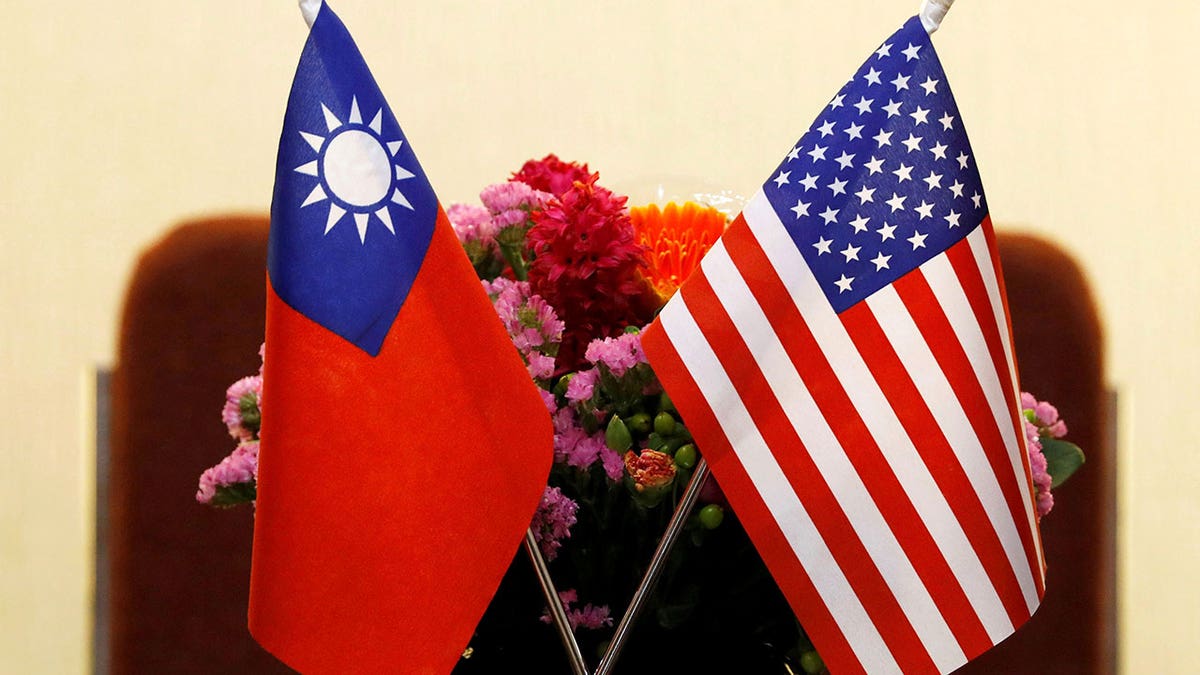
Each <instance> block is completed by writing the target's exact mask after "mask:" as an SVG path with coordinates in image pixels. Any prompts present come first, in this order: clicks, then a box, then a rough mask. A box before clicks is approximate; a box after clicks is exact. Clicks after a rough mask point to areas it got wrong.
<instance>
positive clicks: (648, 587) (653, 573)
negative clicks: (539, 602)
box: [595, 457, 708, 675]
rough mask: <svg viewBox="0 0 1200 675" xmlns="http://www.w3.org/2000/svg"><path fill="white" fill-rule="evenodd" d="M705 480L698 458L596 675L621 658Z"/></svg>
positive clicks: (704, 465)
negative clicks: (622, 651) (630, 631)
mask: <svg viewBox="0 0 1200 675" xmlns="http://www.w3.org/2000/svg"><path fill="white" fill-rule="evenodd" d="M707 479H708V462H706V461H704V458H703V457H701V458H700V462H699V463H698V464H697V465H696V470H695V472H693V473H692V479H691V480H690V481H688V484H687V489H686V490H684V492H683V498H682V499H680V500H679V506H677V507H676V508H675V514H674V515H672V516H671V522H670V523H668V524H667V531H666V532H664V533H663V536H662V539H661V540H660V541H659V542H658V548H656V549H655V550H654V557H652V558H651V559H650V567H649V568H647V570H646V575H645V576H643V577H642V583H641V584H640V585H639V586H638V588H637V591H635V592H634V594H633V600H631V601H630V602H629V608H628V609H626V610H625V615H624V616H622V617H621V622H620V623H618V624H617V630H616V631H615V632H614V633H613V637H612V640H611V641H610V642H609V643H608V648H607V649H605V650H604V656H603V657H602V658H601V659H600V665H599V666H597V667H596V674H595V675H608V673H610V672H611V671H612V668H613V664H615V663H616V662H617V658H618V657H620V655H621V649H622V648H624V646H625V642H626V640H628V638H629V630H630V629H631V628H633V624H634V622H636V621H637V618H638V615H639V614H641V611H642V607H643V606H644V605H645V604H646V600H648V599H649V598H650V594H651V593H653V592H654V586H655V584H657V583H658V578H659V577H660V576H662V570H663V567H664V566H665V565H666V562H667V559H668V558H670V557H671V552H672V551H673V550H674V549H675V542H676V541H678V540H679V535H680V533H682V532H683V526H684V525H685V524H687V520H688V517H689V516H691V514H692V509H693V508H694V507H695V506H696V501H697V500H698V499H699V498H700V489H701V488H702V487H704V482H705V481H706V480H707Z"/></svg>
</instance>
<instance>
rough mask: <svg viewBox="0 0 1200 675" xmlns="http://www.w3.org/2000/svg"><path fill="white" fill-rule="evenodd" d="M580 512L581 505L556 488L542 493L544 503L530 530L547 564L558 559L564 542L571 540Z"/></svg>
mask: <svg viewBox="0 0 1200 675" xmlns="http://www.w3.org/2000/svg"><path fill="white" fill-rule="evenodd" d="M578 510H579V504H576V503H575V501H574V500H573V499H571V498H570V497H567V496H566V495H564V494H563V493H562V490H560V489H558V488H556V487H547V488H546V490H545V492H543V493H542V502H541V503H540V504H538V508H537V511H536V512H535V513H534V514H533V522H532V523H530V525H529V529H530V530H532V531H533V537H534V539H536V540H537V542H538V548H540V549H541V551H542V555H543V556H544V557H545V558H546V561H547V562H549V561H551V560H554V559H555V558H557V557H558V549H559V548H561V547H562V541H563V540H564V539H568V538H570V536H571V527H572V526H574V525H575V514H576V512H577V511H578Z"/></svg>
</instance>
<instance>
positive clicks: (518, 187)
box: [479, 181, 554, 224]
mask: <svg viewBox="0 0 1200 675" xmlns="http://www.w3.org/2000/svg"><path fill="white" fill-rule="evenodd" d="M553 196H554V195H551V194H548V193H546V192H542V191H541V190H535V189H533V188H531V187H530V186H528V185H526V184H525V183H516V182H512V181H509V182H506V183H496V184H495V185H489V186H487V187H485V188H484V189H483V191H482V192H480V193H479V201H481V202H483V205H484V206H485V207H487V210H488V211H490V212H491V213H492V215H496V214H500V213H504V212H505V211H514V210H516V211H524V212H525V213H523V214H522V220H524V219H525V218H527V217H528V213H527V212H528V211H529V210H531V209H540V208H542V207H543V206H545V204H546V202H548V201H550V199H551V198H552V197H553ZM513 224H515V223H513Z"/></svg>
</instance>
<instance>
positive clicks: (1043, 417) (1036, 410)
mask: <svg viewBox="0 0 1200 675" xmlns="http://www.w3.org/2000/svg"><path fill="white" fill-rule="evenodd" d="M1021 408H1022V409H1023V410H1028V411H1031V412H1032V413H1033V416H1034V418H1035V419H1034V420H1032V421H1033V422H1034V423H1035V424H1036V425H1037V427H1038V429H1039V431H1040V432H1041V433H1042V435H1044V436H1049V437H1051V438H1062V437H1063V436H1066V435H1067V423H1066V422H1063V421H1062V420H1061V419H1059V418H1058V408H1055V407H1054V406H1053V405H1050V404H1049V403H1047V402H1046V401H1039V400H1037V398H1036V397H1035V396H1034V395H1033V394H1030V393H1029V392H1027V391H1023V392H1021Z"/></svg>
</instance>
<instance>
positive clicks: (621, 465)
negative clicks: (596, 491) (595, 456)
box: [600, 445, 625, 481]
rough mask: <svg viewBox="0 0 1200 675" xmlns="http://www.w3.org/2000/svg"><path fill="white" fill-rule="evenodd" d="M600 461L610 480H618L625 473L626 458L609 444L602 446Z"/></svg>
mask: <svg viewBox="0 0 1200 675" xmlns="http://www.w3.org/2000/svg"><path fill="white" fill-rule="evenodd" d="M600 463H601V464H602V465H603V466H604V474H605V475H606V476H608V479H609V480H612V481H618V480H621V477H622V476H624V475H625V460H623V459H621V455H620V454H618V453H617V451H615V450H613V449H612V448H610V447H608V445H605V446H604V447H602V448H600Z"/></svg>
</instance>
